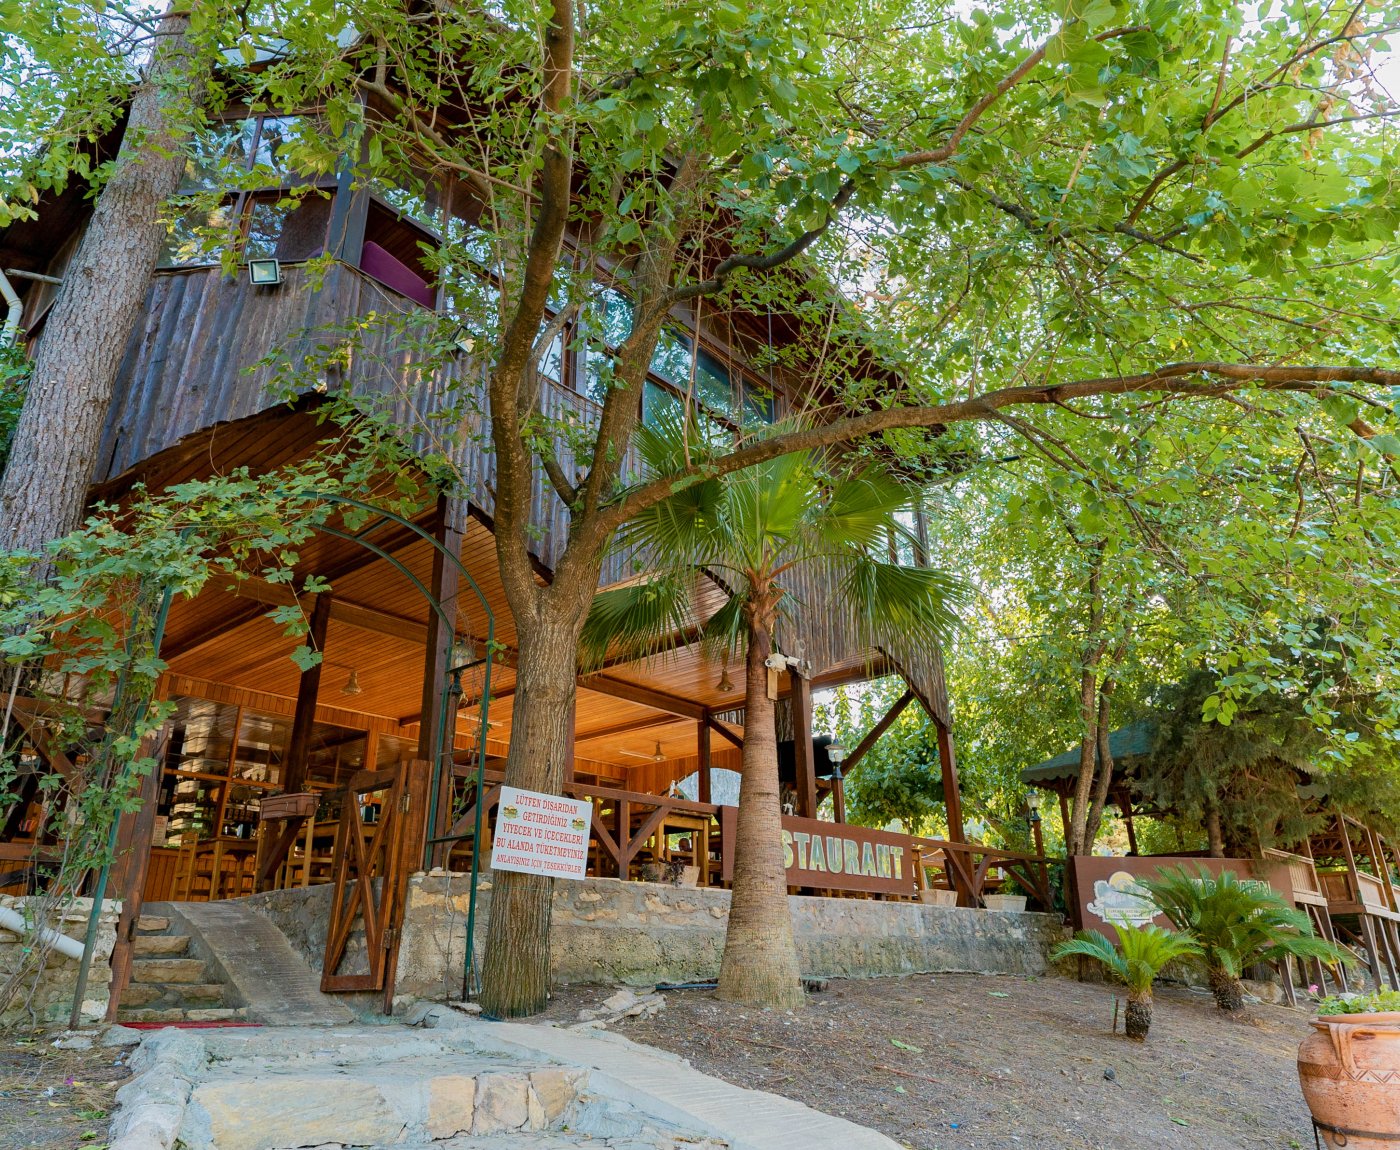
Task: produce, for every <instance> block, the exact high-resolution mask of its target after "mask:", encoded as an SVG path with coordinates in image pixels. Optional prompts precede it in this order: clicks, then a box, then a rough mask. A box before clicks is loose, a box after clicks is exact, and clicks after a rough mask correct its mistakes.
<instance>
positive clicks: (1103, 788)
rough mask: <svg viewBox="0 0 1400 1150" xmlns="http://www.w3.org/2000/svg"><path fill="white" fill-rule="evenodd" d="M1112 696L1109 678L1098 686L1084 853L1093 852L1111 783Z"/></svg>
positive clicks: (1111, 685) (1085, 821) (1111, 684)
mask: <svg viewBox="0 0 1400 1150" xmlns="http://www.w3.org/2000/svg"><path fill="white" fill-rule="evenodd" d="M1112 697H1113V683H1112V680H1110V681H1109V682H1108V683H1105V684H1104V686H1102V687H1100V688H1099V714H1098V719H1097V728H1096V729H1095V732H1094V742H1095V746H1096V748H1097V750H1098V762H1099V774H1098V777H1097V778H1096V779H1095V780H1094V801H1093V805H1092V806H1090V808H1089V817H1088V818H1087V819H1085V820H1084V853H1085V854H1093V853H1094V840H1095V839H1097V838H1098V837H1099V827H1101V826H1102V825H1103V808H1104V805H1105V804H1106V803H1107V802H1108V789H1109V787H1111V786H1112V785H1113V751H1112V749H1111V748H1110V746H1109V742H1108V736H1109V729H1108V721H1109V714H1110V712H1109V700H1110V699H1111V698H1112Z"/></svg>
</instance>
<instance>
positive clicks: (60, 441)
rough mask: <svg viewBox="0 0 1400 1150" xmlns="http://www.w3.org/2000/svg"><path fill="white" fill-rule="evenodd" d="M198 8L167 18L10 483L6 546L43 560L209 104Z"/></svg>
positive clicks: (70, 501) (2, 508)
mask: <svg viewBox="0 0 1400 1150" xmlns="http://www.w3.org/2000/svg"><path fill="white" fill-rule="evenodd" d="M188 11H189V8H188V7H184V8H182V10H181V11H180V12H178V13H177V12H175V11H172V12H171V13H170V14H168V15H167V16H165V18H164V19H162V20H161V23H160V28H159V37H158V40H157V48H156V52H155V57H154V59H153V61H152V64H151V66H150V69H149V71H148V73H147V75H146V77H145V79H144V81H143V82H142V83H141V84H140V85H139V86H138V87H137V89H136V91H135V95H134V97H133V99H132V103H131V114H130V118H129V119H128V121H127V125H126V132H125V134H124V135H123V137H122V146H121V151H120V152H119V153H118V156H117V162H116V165H115V166H114V168H113V170H112V174H111V177H110V178H109V179H108V181H107V184H106V186H105V187H104V188H103V189H102V193H101V195H99V196H98V198H97V207H96V210H95V211H94V212H93V215H92V220H91V222H90V223H89V224H88V229H87V233H86V234H85V235H84V236H83V239H82V242H81V243H80V244H79V245H78V250H77V252H76V253H75V254H74V256H73V260H72V262H71V263H70V264H69V265H68V269H67V271H66V272H65V273H64V276H63V286H62V287H61V288H60V289H59V292H58V298H57V301H56V302H55V304H54V309H53V312H52V313H51V314H50V315H49V318H48V323H47V325H46V327H45V330H44V336H43V339H42V340H40V341H39V346H38V354H37V356H36V358H35V361H34V370H33V373H32V376H31V379H30V383H29V392H28V395H27V396H26V398H25V402H24V408H23V411H22V412H21V413H20V418H19V424H18V426H17V427H16V429H15V435H14V444H13V446H12V448H11V451H10V461H9V466H8V467H6V469H5V475H4V479H3V481H2V482H0V525H3V526H0V532H3V534H0V546H4V547H7V548H10V549H15V550H24V551H30V552H38V551H40V550H42V548H43V547H44V545H45V544H46V543H48V542H49V541H50V540H53V539H57V538H59V537H61V536H63V535H66V534H68V533H69V532H70V531H72V530H74V529H75V528H76V527H77V526H78V525H79V524H80V523H81V522H82V518H83V512H84V509H85V508H86V506H87V490H88V484H89V483H90V482H91V480H92V469H93V464H94V462H95V460H96V457H97V448H98V444H99V442H100V440H101V436H102V429H103V425H104V424H105V422H106V419H107V410H108V408H109V407H110V405H111V401H112V390H113V387H114V385H115V382H116V375H117V369H118V367H119V366H120V365H121V361H122V355H123V354H124V352H125V351H126V344H127V340H128V339H129V338H130V336H131V331H132V328H133V326H134V325H135V323H136V319H137V316H138V315H139V313H140V311H141V304H142V301H143V300H144V299H145V296H146V290H147V288H148V286H149V284H150V278H151V272H152V271H153V270H154V269H155V265H156V260H157V258H158V257H159V255H160V248H161V243H162V240H163V238H164V234H165V229H164V225H163V224H162V222H161V209H162V208H163V207H164V205H165V203H166V201H167V200H169V199H170V197H171V196H173V195H174V194H175V192H176V191H177V190H178V189H179V186H180V180H181V176H182V174H183V172H184V170H185V149H184V140H185V138H186V132H185V130H184V127H183V125H182V124H181V121H182V120H183V119H184V118H185V112H186V111H187V110H188V109H189V108H190V107H191V106H193V105H197V104H198V103H199V102H200V101H201V100H202V99H203V91H204V81H205V76H206V71H205V68H206V65H205V63H204V62H203V61H202V58H200V57H198V56H197V54H196V53H194V52H192V51H191V50H190V45H189V41H188V39H187V35H186V34H187V30H188V27H189V16H188Z"/></svg>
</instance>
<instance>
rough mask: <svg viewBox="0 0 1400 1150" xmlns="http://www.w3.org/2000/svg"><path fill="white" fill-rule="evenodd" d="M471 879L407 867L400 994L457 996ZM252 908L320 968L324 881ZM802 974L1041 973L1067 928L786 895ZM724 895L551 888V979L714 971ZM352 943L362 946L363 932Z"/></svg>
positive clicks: (642, 978)
mask: <svg viewBox="0 0 1400 1150" xmlns="http://www.w3.org/2000/svg"><path fill="white" fill-rule="evenodd" d="M469 885H470V884H469V880H468V878H467V876H465V875H415V876H414V877H413V878H412V879H411V880H410V882H409V899H408V910H407V913H406V915H405V918H404V926H403V940H402V944H401V947H400V951H399V971H398V981H397V994H398V997H399V998H400V999H402V1000H404V1001H405V1002H407V1001H411V1000H414V999H434V1000H441V999H445V998H448V997H452V998H455V997H458V996H459V995H460V994H461V987H462V969H463V961H464V952H465V945H466V918H467V901H468V892H469ZM481 888H482V889H481V891H480V898H479V901H478V905H477V931H476V936H477V948H478V949H477V961H478V963H479V962H480V956H481V949H480V948H481V947H482V946H484V944H485V938H486V920H487V916H488V913H489V909H490V900H491V892H490V880H489V878H487V879H483V881H482V883H481ZM256 900H257V905H258V907H259V909H260V910H262V911H263V913H265V914H267V915H268V916H269V917H270V918H271V919H272V920H273V922H275V923H276V924H277V926H278V927H279V928H280V929H281V930H282V932H283V933H284V934H286V935H287V937H288V939H289V940H290V941H291V943H292V946H293V948H294V949H296V950H298V951H299V952H300V953H301V954H302V955H303V956H304V957H305V958H306V959H307V961H308V962H309V963H310V964H311V965H312V968H313V969H317V970H319V969H320V965H321V958H322V953H323V950H324V946H325V934H326V926H325V923H326V914H327V910H328V908H329V906H330V888H329V887H319V888H316V887H313V888H311V889H309V890H298V891H278V892H274V893H272V894H266V895H258V896H256ZM790 904H791V907H792V915H793V926H794V929H795V931H796V935H797V944H798V948H799V951H800V952H801V958H802V970H803V973H805V974H810V975H819V976H832V977H849V978H870V977H876V976H879V975H893V974H911V973H917V972H939V971H978V972H985V973H989V974H992V973H995V974H1040V973H1043V972H1044V971H1045V970H1046V967H1047V957H1046V956H1047V953H1048V951H1049V949H1050V947H1051V946H1053V945H1054V943H1056V942H1058V941H1059V940H1060V939H1061V938H1063V937H1064V931H1063V929H1062V927H1061V925H1060V920H1059V918H1058V917H1057V916H1055V915H1048V914H1015V913H1005V912H999V911H985V910H967V909H961V908H957V907H939V906H925V905H922V904H917V903H897V902H880V901H876V900H874V899H848V898H809V897H805V896H801V897H799V896H793V897H792V898H791V899H790ZM728 915H729V892H728V891H726V890H718V889H707V890H697V889H693V888H686V887H672V886H664V885H659V884H656V883H642V882H622V881H620V880H618V879H587V880H584V881H582V882H558V883H556V884H555V887H554V919H553V921H554V933H553V939H552V955H553V969H554V978H555V981H556V982H557V983H559V984H561V985H568V984H570V983H616V982H625V983H634V984H638V985H650V984H654V983H656V982H689V981H701V980H706V979H712V978H714V977H715V975H716V974H717V973H718V971H719V960H720V954H721V952H722V950H723V947H724V930H725V926H726V920H727V918H728ZM357 943H358V945H359V947H360V952H361V953H363V939H362V937H361V938H359V939H357V940H353V941H352V950H353V948H354V946H355V945H356V944H357Z"/></svg>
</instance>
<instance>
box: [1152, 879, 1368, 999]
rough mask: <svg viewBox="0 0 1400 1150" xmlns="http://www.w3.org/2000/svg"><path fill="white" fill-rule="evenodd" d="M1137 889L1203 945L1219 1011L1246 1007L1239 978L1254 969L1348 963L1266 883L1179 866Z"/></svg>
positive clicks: (1211, 987) (1212, 989)
mask: <svg viewBox="0 0 1400 1150" xmlns="http://www.w3.org/2000/svg"><path fill="white" fill-rule="evenodd" d="M1138 883H1139V885H1141V886H1142V887H1143V888H1144V889H1145V890H1146V891H1147V893H1148V897H1150V898H1151V899H1152V901H1153V902H1154V903H1156V904H1157V906H1158V907H1159V908H1160V909H1161V911H1162V913H1163V914H1165V915H1166V916H1167V918H1169V919H1170V920H1171V922H1172V925H1173V926H1175V927H1176V928H1177V929H1178V930H1181V931H1185V932H1186V933H1188V934H1190V935H1191V937H1192V938H1194V939H1195V940H1196V942H1197V943H1198V944H1199V946H1200V948H1201V962H1202V963H1203V964H1204V966H1205V971H1206V982H1207V983H1208V984H1209V986H1210V989H1211V992H1212V993H1213V994H1214V995H1215V1004H1216V1005H1217V1006H1218V1007H1220V1009H1221V1010H1239V1009H1240V1007H1242V1006H1243V1005H1244V986H1243V985H1242V984H1241V983H1240V977H1241V975H1242V974H1243V973H1244V971H1245V970H1246V969H1248V968H1249V967H1250V966H1252V965H1254V964H1255V963H1262V962H1279V961H1280V960H1282V959H1285V958H1288V957H1290V956H1291V957H1293V958H1299V959H1309V958H1320V959H1321V960H1322V961H1323V962H1328V963H1337V962H1345V961H1349V960H1350V955H1348V954H1346V952H1344V951H1343V950H1342V949H1341V948H1340V947H1337V946H1334V945H1333V944H1332V943H1330V942H1328V941H1327V940H1326V939H1322V938H1318V937H1317V935H1315V934H1314V933H1313V929H1312V923H1310V922H1309V921H1308V916H1307V914H1305V913H1304V912H1303V911H1301V910H1298V909H1297V908H1296V907H1293V906H1292V905H1290V904H1289V903H1288V902H1286V901H1285V900H1284V899H1283V898H1282V897H1281V896H1280V895H1278V894H1276V893H1274V891H1272V890H1270V889H1269V887H1268V886H1266V885H1265V884H1264V883H1261V882H1254V881H1245V882H1241V881H1240V879H1239V878H1238V877H1237V876H1236V875H1235V873H1234V871H1228V870H1227V871H1224V872H1222V873H1221V874H1220V875H1219V877H1216V876H1215V875H1212V874H1211V873H1210V872H1209V871H1208V870H1206V868H1205V867H1197V868H1196V870H1195V871H1192V870H1188V869H1187V868H1186V867H1185V866H1180V867H1172V868H1170V869H1167V870H1163V871H1161V872H1160V874H1159V877H1157V878H1155V879H1147V878H1144V879H1139V880H1138Z"/></svg>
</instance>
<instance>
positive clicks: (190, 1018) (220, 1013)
mask: <svg viewBox="0 0 1400 1150" xmlns="http://www.w3.org/2000/svg"><path fill="white" fill-rule="evenodd" d="M247 1017H248V1012H247V1010H245V1009H244V1008H243V1007H241V1006H219V1007H208V1008H201V1009H193V1008H191V1009H186V1011H185V1021H186V1022H242V1021H243V1020H244V1019H246V1018H247Z"/></svg>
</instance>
